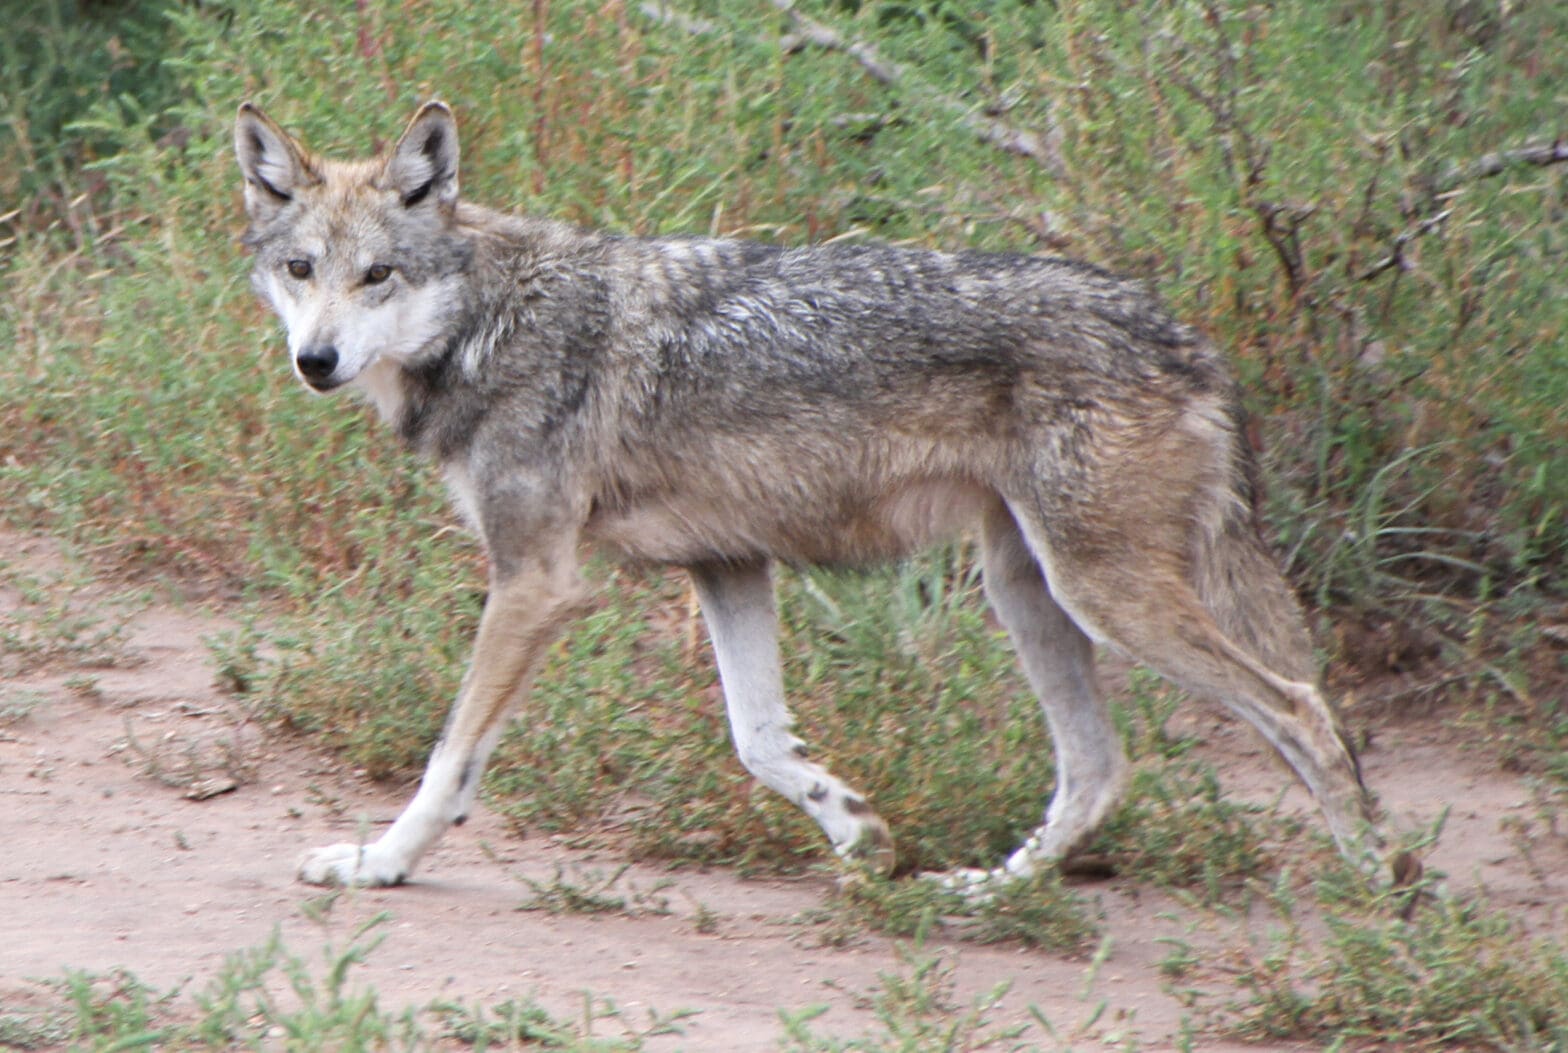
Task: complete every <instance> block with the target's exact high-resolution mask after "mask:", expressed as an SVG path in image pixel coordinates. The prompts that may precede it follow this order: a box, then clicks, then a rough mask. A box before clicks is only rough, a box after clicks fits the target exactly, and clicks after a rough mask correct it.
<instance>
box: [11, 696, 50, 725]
mask: <svg viewBox="0 0 1568 1053" xmlns="http://www.w3.org/2000/svg"><path fill="white" fill-rule="evenodd" d="M48 701H49V696H48V695H45V694H44V693H43V692H41V691H32V690H29V689H27V688H20V687H18V688H8V689H6V690H5V691H0V726H3V725H6V724H15V723H17V722H18V721H22V720H26V719H27V717H28V716H29V715H30V714H32V712H33V711H34V710H36V709H38V707H40V706H42V705H44V704H45V703H47V702H48Z"/></svg>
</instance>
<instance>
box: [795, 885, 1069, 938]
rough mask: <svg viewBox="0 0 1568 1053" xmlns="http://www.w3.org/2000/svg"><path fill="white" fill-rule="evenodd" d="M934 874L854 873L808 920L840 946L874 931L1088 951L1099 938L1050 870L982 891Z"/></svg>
mask: <svg viewBox="0 0 1568 1053" xmlns="http://www.w3.org/2000/svg"><path fill="white" fill-rule="evenodd" d="M935 878H936V876H935V875H932V876H930V877H922V878H912V879H902V880H892V881H890V880H887V879H881V878H873V877H869V876H865V875H856V876H855V877H854V878H853V879H851V880H846V881H844V882H843V883H842V887H841V888H840V890H839V895H838V896H837V897H835V898H834V900H833V901H832V902H831V903H830V904H828V905H827V906H826V907H824V908H823V909H821V910H820V911H816V912H813V913H811V914H809V915H807V916H806V917H805V918H804V919H803V920H804V921H807V922H809V923H812V924H815V925H818V926H820V928H819V929H818V930H817V931H816V936H817V938H818V939H820V940H821V942H823V943H826V944H831V945H838V944H842V943H847V942H850V941H851V940H854V939H856V938H858V937H859V935H860V934H861V933H862V932H864V930H865V929H867V928H870V929H874V930H876V931H878V932H884V933H887V934H888V935H891V936H912V937H920V938H924V937H925V936H927V935H929V934H931V933H934V932H938V931H941V932H944V933H951V934H952V935H955V936H957V937H958V938H959V939H962V940H967V941H970V942H973V943H1016V944H1019V945H1021V946H1024V947H1039V948H1044V949H1046V950H1050V951H1057V952H1065V953H1069V954H1076V953H1081V952H1083V951H1084V950H1085V949H1086V948H1087V947H1088V945H1089V943H1090V942H1091V941H1092V940H1094V939H1095V938H1096V937H1097V936H1098V935H1099V929H1098V926H1097V925H1096V923H1095V921H1094V920H1093V919H1092V918H1091V916H1090V915H1091V910H1090V907H1089V905H1088V904H1087V903H1086V902H1085V901H1084V899H1083V898H1082V897H1081V896H1079V895H1077V894H1076V893H1074V892H1073V891H1072V890H1071V889H1069V888H1068V887H1067V886H1066V885H1065V884H1063V882H1062V878H1061V875H1060V874H1058V873H1056V872H1055V871H1052V870H1045V871H1042V872H1040V873H1038V874H1036V875H1035V876H1034V877H1032V878H1030V879H1029V880H1027V881H1010V882H1005V883H1002V884H999V885H997V886H996V887H994V888H986V889H985V890H984V891H983V892H976V891H975V890H973V889H971V890H969V891H967V892H966V891H960V890H957V889H952V888H948V887H947V886H946V885H945V884H944V883H942V882H941V881H940V880H936V879H935Z"/></svg>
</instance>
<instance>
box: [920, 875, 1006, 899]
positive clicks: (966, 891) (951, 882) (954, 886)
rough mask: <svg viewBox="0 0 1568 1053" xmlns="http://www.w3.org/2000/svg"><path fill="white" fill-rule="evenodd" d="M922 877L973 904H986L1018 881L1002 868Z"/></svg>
mask: <svg viewBox="0 0 1568 1053" xmlns="http://www.w3.org/2000/svg"><path fill="white" fill-rule="evenodd" d="M920 876H921V878H923V879H924V880H926V881H932V882H935V883H936V884H937V885H939V886H941V887H942V888H944V889H946V890H947V891H949V892H956V893H958V894H959V895H960V896H962V897H964V899H966V900H968V901H970V902H971V903H984V902H985V901H986V900H989V899H991V898H992V897H993V896H995V895H996V894H997V893H998V892H999V891H1001V889H1002V886H1004V885H1006V884H1007V883H1009V882H1012V881H1017V880H1018V876H1017V875H1016V874H1010V873H1008V872H1007V871H1006V870H1003V869H1000V868H998V869H996V870H982V869H980V868H978V867H959V868H958V869H956V870H941V871H933V872H930V873H925V874H921V875H920Z"/></svg>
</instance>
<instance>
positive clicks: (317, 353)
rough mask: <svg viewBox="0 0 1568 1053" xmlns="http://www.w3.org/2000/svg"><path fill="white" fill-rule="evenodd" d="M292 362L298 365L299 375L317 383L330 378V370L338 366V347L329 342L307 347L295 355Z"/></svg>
mask: <svg viewBox="0 0 1568 1053" xmlns="http://www.w3.org/2000/svg"><path fill="white" fill-rule="evenodd" d="M294 364H295V365H296V366H298V367H299V373H300V376H302V377H304V378H305V379H306V380H308V381H310V382H311V383H312V384H319V383H321V382H322V381H325V380H327V379H329V378H331V376H332V371H333V370H334V369H337V368H338V349H337V348H335V347H333V346H332V345H331V344H327V345H326V346H323V347H307V348H305V349H304V350H303V351H301V352H300V353H299V354H298V355H297V356H295V359H294Z"/></svg>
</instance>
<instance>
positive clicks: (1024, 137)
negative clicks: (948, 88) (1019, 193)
mask: <svg viewBox="0 0 1568 1053" xmlns="http://www.w3.org/2000/svg"><path fill="white" fill-rule="evenodd" d="M770 2H771V3H772V4H773V6H774V7H775V8H777V9H778V10H779V11H780V12H782V13H783V14H785V15H787V16H788V17H789V20H790V24H791V25H792V26H793V29H794V31H793V32H792V33H790V34H789V35H788V36H786V37H784V38H783V39H782V40H781V41H780V45H781V46H782V47H783V48H784V50H785V51H787V52H794V51H799V50H801V49H802V48H805V47H808V46H809V47H817V48H822V49H823V50H825V51H837V52H839V53H841V54H844V55H848V56H849V57H850V58H852V59H854V60H855V62H856V63H858V64H859V65H860V68H861V69H863V70H865V71H866V74H867V75H868V76H869V77H871V79H872V80H875V81H876V82H877V83H879V84H881V85H883V86H884V87H888V88H893V89H902V90H904V91H906V92H908V93H909V94H911V95H914V96H916V97H918V98H921V99H923V100H925V101H927V102H930V103H933V104H935V105H937V106H939V107H941V108H942V109H944V110H947V111H948V112H949V113H952V114H954V115H956V116H957V117H958V119H959V122H960V123H961V124H963V126H964V127H966V128H968V129H969V130H970V131H972V132H974V133H975V135H976V136H977V137H978V138H979V139H980V141H981V142H984V143H988V144H990V145H991V146H994V147H996V148H997V149H999V150H1003V151H1005V152H1007V153H1010V154H1015V155H1017V156H1020V157H1027V158H1030V159H1031V160H1033V161H1036V162H1038V163H1039V164H1040V165H1041V166H1042V167H1043V168H1045V170H1046V171H1048V172H1050V173H1051V174H1052V175H1054V176H1058V177H1060V176H1061V175H1063V174H1064V173H1065V172H1066V164H1065V163H1064V162H1063V160H1062V155H1061V151H1060V150H1059V149H1058V148H1057V146H1056V143H1055V137H1054V135H1052V134H1051V132H1050V131H1048V132H1047V134H1045V135H1040V134H1038V133H1036V132H1032V131H1029V130H1027V129H1024V128H1017V127H1014V126H1013V125H1010V124H1008V123H1007V122H1006V121H1000V120H997V119H996V118H994V117H990V116H987V115H986V114H983V113H977V112H975V110H974V109H973V108H972V107H971V106H969V105H968V104H966V103H965V102H963V101H962V100H961V99H955V98H953V97H952V96H949V95H945V94H943V93H942V92H939V91H937V90H936V89H934V88H932V87H931V86H930V85H927V84H924V83H922V82H921V81H920V78H919V77H918V76H917V75H915V74H912V73H911V72H910V71H909V70H908V69H907V68H906V67H904V66H901V65H899V64H898V63H895V62H891V61H888V60H887V59H884V58H882V56H881V55H879V54H877V51H876V49H875V48H874V47H872V46H871V45H870V44H867V43H864V42H863V41H859V40H852V39H849V38H847V37H845V36H843V35H842V34H841V33H839V32H838V31H837V30H835V29H833V28H832V27H830V26H826V25H823V24H822V23H821V22H817V21H816V20H814V19H811V18H808V17H806V16H805V15H803V14H801V13H800V12H799V11H797V10H795V5H794V2H793V0H770ZM638 9H639V10H640V11H641V12H642V13H643V15H644V16H646V17H648V18H650V19H652V20H654V21H655V22H659V23H662V24H664V25H669V26H674V27H675V28H677V29H679V30H681V31H683V32H686V33H690V34H692V35H694V36H706V35H710V34H720V33H723V32H725V30H724V28H723V27H722V26H720V25H719V24H717V23H715V22H710V21H708V20H706V19H702V18H696V17H693V16H691V15H688V14H686V13H684V12H682V11H678V10H676V9H675V8H673V7H671V6H670V5H668V4H665V3H660V2H658V0H646V2H644V3H642V4H640V5H639V8H638Z"/></svg>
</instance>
